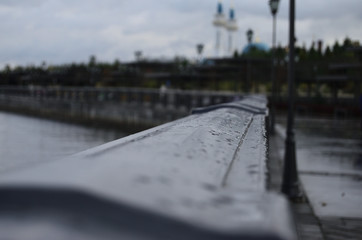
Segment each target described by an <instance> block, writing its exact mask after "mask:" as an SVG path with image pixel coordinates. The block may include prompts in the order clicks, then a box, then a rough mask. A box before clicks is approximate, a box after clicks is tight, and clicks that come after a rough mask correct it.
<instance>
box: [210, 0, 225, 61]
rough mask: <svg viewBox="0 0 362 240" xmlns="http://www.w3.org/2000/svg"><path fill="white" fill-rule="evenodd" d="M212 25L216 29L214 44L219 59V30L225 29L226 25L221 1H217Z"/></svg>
mask: <svg viewBox="0 0 362 240" xmlns="http://www.w3.org/2000/svg"><path fill="white" fill-rule="evenodd" d="M213 24H214V26H215V28H216V43H215V50H216V56H217V57H219V56H220V45H221V30H222V28H223V27H225V24H226V21H225V16H224V13H223V9H222V4H221V1H218V3H217V12H216V14H215V18H214V21H213Z"/></svg>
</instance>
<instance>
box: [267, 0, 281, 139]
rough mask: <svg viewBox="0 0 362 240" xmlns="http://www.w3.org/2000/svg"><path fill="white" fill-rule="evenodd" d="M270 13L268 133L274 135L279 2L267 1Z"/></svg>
mask: <svg viewBox="0 0 362 240" xmlns="http://www.w3.org/2000/svg"><path fill="white" fill-rule="evenodd" d="M269 6H270V11H271V13H272V15H273V43H272V69H271V70H272V72H271V77H272V99H271V112H270V133H271V134H274V132H275V129H274V125H275V101H276V99H275V95H276V82H275V81H276V80H275V42H276V31H275V29H276V15H277V12H278V7H279V0H269Z"/></svg>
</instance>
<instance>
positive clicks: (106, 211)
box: [0, 96, 295, 240]
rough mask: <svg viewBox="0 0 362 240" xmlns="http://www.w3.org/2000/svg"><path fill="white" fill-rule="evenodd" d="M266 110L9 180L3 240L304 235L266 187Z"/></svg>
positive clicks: (226, 114)
mask: <svg viewBox="0 0 362 240" xmlns="http://www.w3.org/2000/svg"><path fill="white" fill-rule="evenodd" d="M266 116H267V108H266V100H265V98H263V97H259V96H248V97H245V98H243V100H241V101H238V102H233V103H228V104H223V105H220V106H217V107H214V108H207V109H198V110H197V111H195V113H194V114H193V115H190V116H188V117H185V118H182V119H179V120H177V121H173V122H170V123H167V124H164V125H161V126H158V127H156V128H152V129H149V130H146V131H144V132H140V133H137V134H134V135H131V136H128V137H125V138H122V139H119V140H116V141H113V142H110V143H107V144H104V145H102V146H99V147H96V148H94V149H90V150H87V151H84V152H82V153H79V154H76V155H73V156H70V157H68V158H66V159H63V160H58V161H54V162H50V163H46V164H42V165H38V166H34V167H28V168H26V169H23V170H18V171H14V172H11V173H8V174H5V175H3V176H0V196H1V197H0V222H1V223H3V224H0V232H1V234H2V237H4V239H21V238H23V236H26V238H27V239H30V240H32V239H49V238H51V237H52V236H57V239H295V231H294V225H293V222H292V221H291V218H290V214H289V208H288V203H287V200H286V199H285V198H284V197H282V196H280V195H278V194H275V193H270V192H268V191H267V189H266V182H267V171H268V169H267V150H268V149H267V131H266V120H265V118H266ZM29 229H31V230H32V232H33V233H36V234H33V235H31V234H28V235H26V234H27V232H29Z"/></svg>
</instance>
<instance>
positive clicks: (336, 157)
mask: <svg viewBox="0 0 362 240" xmlns="http://www.w3.org/2000/svg"><path fill="white" fill-rule="evenodd" d="M346 123H347V122H343V123H340V122H339V123H336V122H334V123H333V124H334V125H335V126H334V133H332V134H327V135H326V134H317V133H316V134H315V135H313V134H311V132H313V131H317V132H320V129H319V130H318V128H320V127H321V125H323V124H325V123H322V122H319V123H313V122H309V123H305V124H307V125H308V126H309V127H308V128H310V129H311V132H309V133H306V134H305V133H303V129H302V128H303V127H300V128H299V129H297V131H296V132H297V160H298V167H299V169H298V170H299V177H300V181H301V184H302V187H303V190H304V193H305V197H306V201H304V202H301V203H292V208H293V211H294V215H295V219H296V224H297V229H298V235H299V236H298V237H299V239H327V240H329V239H332V240H334V239H338V240H339V239H340V240H342V239H362V200H361V199H362V198H361V197H362V190H361V189H362V181H361V180H362V174H361V158H360V156H361V153H362V152H361V149H360V148H359V146H358V144H360V141H361V140H360V139H358V138H356V135H354V136H350V135H348V136H346V135H340V134H339V133H338V132H337V133H336V131H339V130H341V129H338V124H342V125H345V124H346ZM350 124H351V123H350ZM297 125H298V123H297ZM297 128H298V127H297ZM351 128H352V126H351ZM276 129H277V131H276V132H277V134H276V135H275V136H271V137H270V153H269V154H270V170H271V178H270V185H269V187H270V189H271V190H275V191H279V189H280V184H281V175H282V174H281V169H282V162H283V156H284V139H285V136H284V135H285V129H284V128H283V126H282V125H277V126H276ZM325 132H327V131H325ZM329 132H331V130H329ZM332 132H333V131H332ZM345 132H346V133H345V134H347V132H348V130H347V131H345ZM338 134H339V135H338Z"/></svg>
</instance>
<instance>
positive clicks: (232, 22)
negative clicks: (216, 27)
mask: <svg viewBox="0 0 362 240" xmlns="http://www.w3.org/2000/svg"><path fill="white" fill-rule="evenodd" d="M225 26H226V29H227V30H228V32H229V46H228V52H229V54H230V55H232V54H233V35H234V32H235V31H237V30H238V25H237V23H236V19H235V12H234V6H232V7H231V8H230V11H229V20H228V22H227V23H226V25H225Z"/></svg>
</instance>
